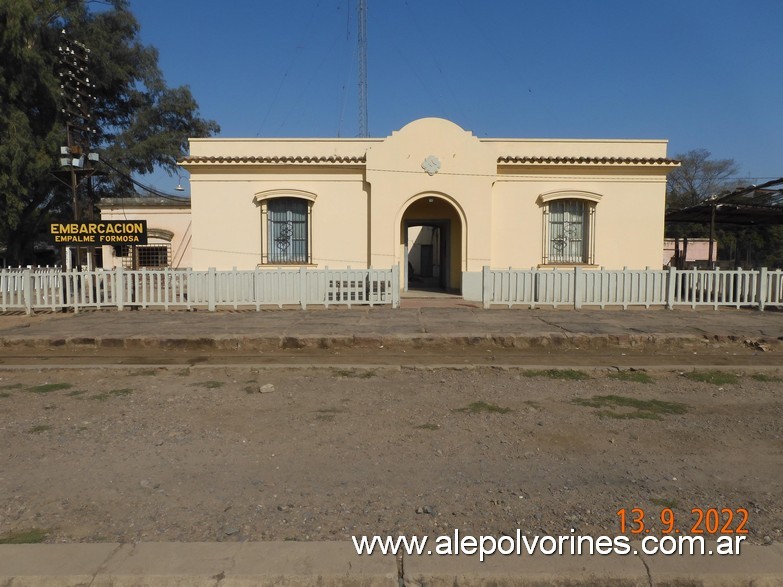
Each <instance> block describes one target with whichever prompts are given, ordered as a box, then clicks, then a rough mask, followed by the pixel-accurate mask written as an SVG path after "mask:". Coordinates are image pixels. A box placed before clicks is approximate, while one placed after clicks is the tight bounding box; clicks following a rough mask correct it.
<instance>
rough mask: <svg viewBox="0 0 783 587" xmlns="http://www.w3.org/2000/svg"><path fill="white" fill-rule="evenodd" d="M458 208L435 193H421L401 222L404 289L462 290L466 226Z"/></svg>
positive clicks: (407, 209) (454, 291)
mask: <svg viewBox="0 0 783 587" xmlns="http://www.w3.org/2000/svg"><path fill="white" fill-rule="evenodd" d="M462 224H463V222H462V216H461V215H460V213H459V210H457V208H456V207H455V206H454V204H452V203H451V202H450V201H449V200H448V199H446V198H445V197H443V196H439V195H436V194H431V195H427V194H425V195H422V196H420V197H418V198H417V199H415V200H414V201H413V202H411V203H410V204H409V205H408V207H407V208H406V209H405V212H404V213H403V215H402V220H401V222H400V244H401V245H402V259H401V260H402V263H401V268H402V273H403V279H402V284H403V289H404V290H405V291H411V290H413V291H416V290H420V291H444V292H451V293H460V292H461V287H462V270H463V267H462V264H463V258H462V249H463V227H462Z"/></svg>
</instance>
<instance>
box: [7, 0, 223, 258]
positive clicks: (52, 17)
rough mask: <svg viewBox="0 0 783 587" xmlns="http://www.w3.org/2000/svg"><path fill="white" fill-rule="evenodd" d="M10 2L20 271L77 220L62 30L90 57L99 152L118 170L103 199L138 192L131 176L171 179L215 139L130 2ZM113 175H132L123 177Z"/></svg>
mask: <svg viewBox="0 0 783 587" xmlns="http://www.w3.org/2000/svg"><path fill="white" fill-rule="evenodd" d="M90 4H91V3H90V2H89V0H0V243H2V244H3V245H5V247H6V256H7V258H8V261H9V262H10V263H11V264H21V263H25V262H29V261H31V260H32V259H31V256H32V245H33V241H34V238H35V235H36V234H37V233H38V231H39V228H40V227H41V225H42V224H43V223H44V222H45V221H46V220H47V219H48V217H49V215H50V214H53V213H56V214H57V216H58V217H60V218H63V217H65V218H70V214H71V204H70V198H69V194H68V191H67V189H65V186H62V185H61V184H59V182H57V180H55V179H54V177H53V176H52V174H51V172H52V171H54V170H55V169H56V168H57V159H58V147H59V145H61V144H64V140H65V135H64V124H63V120H62V118H61V117H60V114H59V112H60V109H61V107H62V103H61V101H62V100H61V97H60V89H59V82H58V78H57V75H56V70H57V67H58V65H57V64H58V60H59V52H58V46H59V45H60V44H61V35H62V32H61V31H62V30H63V29H64V30H65V31H66V32H67V34H68V36H69V38H70V39H72V40H75V41H79V42H80V43H83V44H84V45H86V46H87V47H88V48H89V49H90V61H89V69H90V78H91V81H92V82H94V83H95V86H96V87H95V89H94V90H93V94H94V95H95V96H96V100H95V105H94V108H93V122H94V126H95V127H96V132H95V133H94V135H93V136H92V138H91V143H92V144H91V150H93V151H97V152H99V154H100V156H101V158H102V159H105V160H106V161H107V162H110V163H111V165H112V167H110V168H105V169H104V168H102V169H101V170H102V171H106V172H107V173H106V175H103V174H102V175H101V176H100V177H98V178H97V181H96V186H95V197H96V198H97V197H100V196H101V195H107V194H112V195H117V194H122V193H127V192H129V191H131V190H132V184H131V181H130V179H129V177H128V176H129V175H130V174H144V173H150V172H152V171H153V170H154V169H155V168H156V167H161V168H163V169H165V170H167V171H169V172H170V173H173V172H174V171H175V170H176V161H177V159H179V158H180V157H181V156H183V155H184V154H186V152H187V151H186V149H187V139H188V137H203V136H211V135H213V134H215V133H216V132H218V131H219V127H218V125H217V124H216V123H215V122H214V121H209V120H204V119H202V118H201V117H200V116H199V115H198V105H197V103H196V101H195V100H194V98H193V96H192V94H191V92H190V89H189V88H188V87H186V86H184V87H179V88H168V87H167V86H166V83H165V81H164V80H163V75H162V73H161V71H160V69H159V67H158V53H157V51H156V50H155V49H154V48H153V47H149V46H145V45H143V44H142V43H141V42H140V41H139V39H138V35H139V24H138V22H137V21H136V19H135V18H134V16H133V15H132V14H131V12H130V10H129V7H128V1H127V0H106V1H104V2H101V8H100V10H98V11H92V10H91V9H90V6H89V5H90ZM113 168H116V169H118V170H120V171H121V172H122V173H116V172H115V171H114V169H113Z"/></svg>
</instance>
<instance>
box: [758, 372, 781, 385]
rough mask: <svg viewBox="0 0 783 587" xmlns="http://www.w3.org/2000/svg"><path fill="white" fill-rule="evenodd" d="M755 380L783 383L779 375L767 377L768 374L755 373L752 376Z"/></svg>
mask: <svg viewBox="0 0 783 587" xmlns="http://www.w3.org/2000/svg"><path fill="white" fill-rule="evenodd" d="M751 377H752V378H753V379H755V380H756V381H761V382H763V383H783V377H778V376H777V375H767V374H766V373H754V374H753V375H751Z"/></svg>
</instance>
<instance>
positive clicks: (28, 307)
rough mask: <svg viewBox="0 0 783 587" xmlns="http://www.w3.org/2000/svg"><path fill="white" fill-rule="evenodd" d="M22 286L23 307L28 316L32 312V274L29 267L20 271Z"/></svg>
mask: <svg viewBox="0 0 783 587" xmlns="http://www.w3.org/2000/svg"><path fill="white" fill-rule="evenodd" d="M22 288H23V290H24V309H25V312H27V315H28V316H32V314H33V274H32V273H31V272H30V270H29V269H25V270H24V271H22Z"/></svg>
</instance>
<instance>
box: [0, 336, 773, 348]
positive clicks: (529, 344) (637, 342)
mask: <svg viewBox="0 0 783 587" xmlns="http://www.w3.org/2000/svg"><path fill="white" fill-rule="evenodd" d="M754 345H755V346H762V345H763V346H764V347H766V348H767V349H768V350H779V349H783V341H781V340H779V339H777V338H770V337H758V338H752V339H751V338H748V337H744V336H734V335H717V334H713V335H706V334H705V335H691V334H595V335H591V334H574V335H569V334H542V335H528V334H519V333H498V334H486V333H481V334H478V333H477V334H471V333H464V334H461V333H458V334H428V333H424V334H386V335H384V334H354V335H286V336H248V335H239V336H232V335H215V336H210V337H206V336H149V335H134V336H128V337H116V336H78V337H56V336H52V337H45V336H18V335H15V336H2V337H0V348H2V349H5V350H9V351H18V350H24V349H40V348H52V349H59V350H65V351H84V350H178V351H203V352H207V351H238V350H241V351H244V352H272V351H277V350H292V349H321V350H329V349H379V348H387V349H391V350H399V349H414V350H416V349H441V348H454V347H463V348H467V347H471V348H486V349H494V348H503V349H520V350H611V349H623V350H627V349H633V350H638V351H645V350H646V351H664V350H669V351H671V350H699V349H705V348H711V347H712V348H742V349H747V348H748V347H749V346H750V347H752V346H754Z"/></svg>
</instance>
